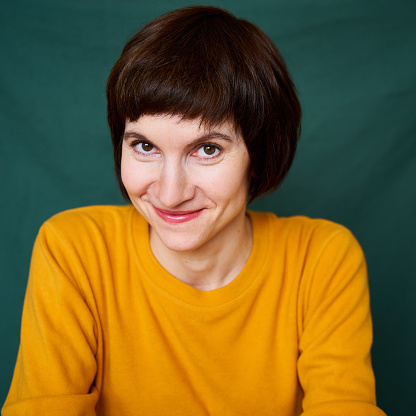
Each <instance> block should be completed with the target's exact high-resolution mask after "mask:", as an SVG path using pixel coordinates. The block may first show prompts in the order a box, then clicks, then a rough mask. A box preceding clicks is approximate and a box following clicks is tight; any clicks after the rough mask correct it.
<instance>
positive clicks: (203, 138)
mask: <svg viewBox="0 0 416 416" xmlns="http://www.w3.org/2000/svg"><path fill="white" fill-rule="evenodd" d="M129 139H139V140H143V141H145V142H148V143H149V144H152V145H154V143H153V142H152V141H151V140H149V139H148V138H147V137H146V136H144V135H143V134H140V133H136V132H133V131H131V132H129V131H128V132H125V133H124V135H123V140H126V141H127V140H129ZM213 139H217V140H218V139H220V140H226V141H228V142H232V141H233V139H232V138H231V137H230V136H227V135H226V134H224V133H220V132H218V131H211V132H209V133H207V134H203V135H202V136H200V137H197V138H196V139H195V140H192V142H191V143H188V144H187V145H186V148H187V149H192V148H194V147H196V146H198V145H199V144H202V143H206V142H207V141H209V140H213Z"/></svg>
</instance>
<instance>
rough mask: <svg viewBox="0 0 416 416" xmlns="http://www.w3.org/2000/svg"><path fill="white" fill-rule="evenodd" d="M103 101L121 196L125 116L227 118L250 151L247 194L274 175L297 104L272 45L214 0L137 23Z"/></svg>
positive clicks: (296, 129)
mask: <svg viewBox="0 0 416 416" xmlns="http://www.w3.org/2000/svg"><path fill="white" fill-rule="evenodd" d="M107 101H108V107H107V117H108V124H109V126H110V130H111V136H112V141H113V147H114V160H115V169H116V174H117V179H118V182H119V185H120V188H121V190H122V193H123V196H124V197H125V198H126V199H128V196H127V192H126V190H125V188H124V186H123V183H122V181H121V174H120V165H121V148H122V146H121V143H122V140H123V134H124V128H125V123H126V120H130V121H135V120H137V119H138V118H139V117H140V116H142V115H156V114H171V115H179V116H181V117H182V118H183V119H188V120H192V119H196V118H200V119H201V122H202V123H204V124H208V125H211V126H212V125H216V124H220V123H222V122H224V121H226V120H230V121H232V122H233V123H234V127H235V129H236V131H239V132H240V133H241V135H242V136H243V138H244V141H245V143H246V146H247V149H248V152H249V155H250V161H251V171H252V178H251V182H250V187H249V197H250V201H252V200H253V199H255V198H257V197H258V196H260V195H262V194H264V193H265V192H267V191H270V190H272V189H275V188H277V186H278V185H279V184H280V183H281V182H282V180H283V178H284V177H285V176H286V174H287V172H288V170H289V168H290V166H291V164H292V161H293V158H294V155H295V151H296V145H297V141H298V137H299V134H300V118H301V109H300V104H299V101H298V98H297V96H296V90H295V87H294V85H293V82H292V80H291V77H290V75H289V73H288V71H287V69H286V65H285V63H284V61H283V58H282V57H281V55H280V53H279V52H278V50H277V49H276V47H275V45H274V44H273V42H272V41H271V39H270V38H269V37H268V36H267V35H266V34H265V33H264V32H262V31H261V30H260V29H259V28H258V27H257V26H255V25H253V24H252V23H250V22H248V21H246V20H242V19H237V18H236V17H235V16H233V15H232V14H231V13H229V12H227V11H225V10H222V9H219V8H216V7H210V6H191V7H185V8H181V9H178V10H174V11H171V12H169V13H166V14H164V15H162V16H160V17H158V18H156V19H155V20H153V21H152V22H150V23H148V24H147V25H146V26H144V27H143V28H142V29H141V30H140V31H139V32H138V33H137V34H135V35H134V36H133V37H132V38H131V39H130V40H129V41H128V42H127V44H126V46H125V47H124V49H123V52H122V54H121V56H120V58H119V59H118V61H117V62H116V64H115V65H114V67H113V69H112V71H111V73H110V76H109V78H108V83H107Z"/></svg>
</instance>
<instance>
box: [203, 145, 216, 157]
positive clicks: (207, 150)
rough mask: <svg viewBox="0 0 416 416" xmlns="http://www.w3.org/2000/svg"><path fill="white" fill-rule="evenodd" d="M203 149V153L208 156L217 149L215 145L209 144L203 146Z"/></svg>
mask: <svg viewBox="0 0 416 416" xmlns="http://www.w3.org/2000/svg"><path fill="white" fill-rule="evenodd" d="M203 149H204V153H205V154H206V155H209V156H212V155H213V154H214V153H215V151H216V150H217V148H216V147H214V146H210V145H206V146H203Z"/></svg>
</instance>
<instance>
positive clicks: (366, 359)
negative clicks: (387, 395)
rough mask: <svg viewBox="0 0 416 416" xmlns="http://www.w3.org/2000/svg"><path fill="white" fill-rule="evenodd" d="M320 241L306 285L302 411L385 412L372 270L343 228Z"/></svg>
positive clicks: (307, 414)
mask: <svg viewBox="0 0 416 416" xmlns="http://www.w3.org/2000/svg"><path fill="white" fill-rule="evenodd" d="M322 241H323V240H322V239H319V238H318V242H319V244H316V246H314V243H311V247H310V250H311V251H315V253H316V255H314V256H312V260H311V261H309V262H308V264H306V265H305V270H304V278H303V281H302V283H301V286H300V292H299V294H300V302H299V313H298V315H299V316H300V317H301V319H300V331H299V334H300V335H299V353H300V355H299V359H298V376H299V382H300V384H301V386H302V389H303V391H304V399H303V404H302V407H303V413H302V416H323V415H328V416H350V415H355V416H361V415H362V416H382V415H385V413H384V412H383V411H382V410H380V409H379V408H378V407H377V406H376V399H375V380H374V375H373V370H372V365H371V357H370V349H371V344H372V323H371V315H370V302H369V291H368V281H367V270H366V264H365V259H364V255H363V253H362V250H361V248H360V246H359V244H358V243H357V241H356V240H355V238H354V237H353V236H352V234H351V233H350V232H349V231H348V230H346V229H344V228H340V229H338V230H336V231H335V232H333V233H332V235H330V237H328V238H326V239H325V240H324V244H322Z"/></svg>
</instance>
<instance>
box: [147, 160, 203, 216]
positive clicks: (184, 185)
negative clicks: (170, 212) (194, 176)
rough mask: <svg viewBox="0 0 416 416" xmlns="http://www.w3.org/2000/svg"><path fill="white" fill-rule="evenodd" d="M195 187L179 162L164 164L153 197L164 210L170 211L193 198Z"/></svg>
mask: <svg viewBox="0 0 416 416" xmlns="http://www.w3.org/2000/svg"><path fill="white" fill-rule="evenodd" d="M194 194H195V187H194V186H193V185H192V183H191V181H190V177H189V174H188V172H187V171H186V167H185V166H183V165H182V163H181V162H180V161H178V162H174V161H170V162H165V163H164V164H163V166H162V167H161V171H160V175H159V178H158V181H157V183H156V184H155V195H156V197H157V198H158V200H159V202H160V203H161V204H163V207H164V208H168V209H172V208H175V207H177V206H179V205H180V204H182V203H183V202H185V201H189V200H191V199H192V198H193V197H194Z"/></svg>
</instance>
